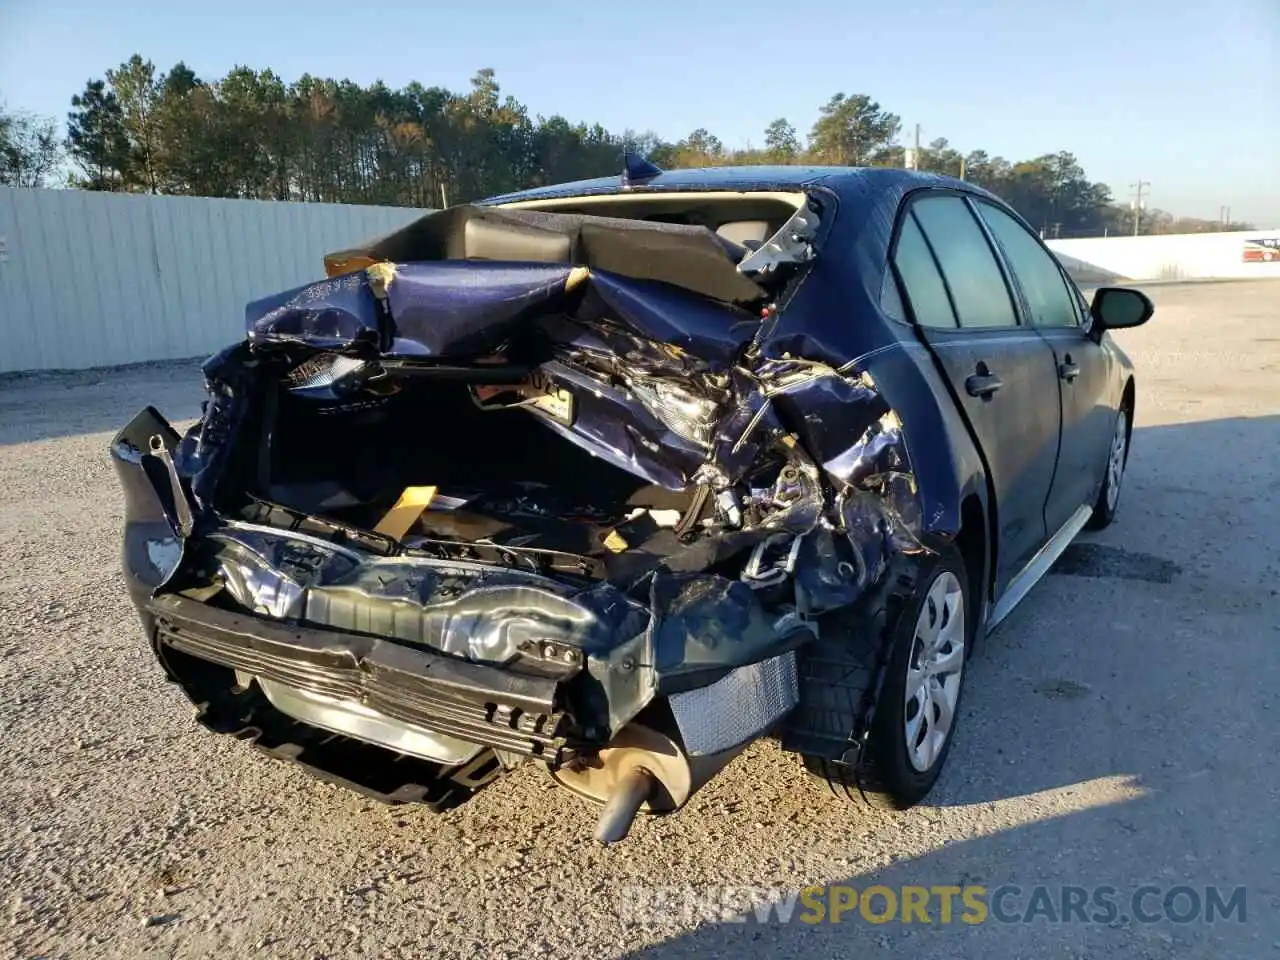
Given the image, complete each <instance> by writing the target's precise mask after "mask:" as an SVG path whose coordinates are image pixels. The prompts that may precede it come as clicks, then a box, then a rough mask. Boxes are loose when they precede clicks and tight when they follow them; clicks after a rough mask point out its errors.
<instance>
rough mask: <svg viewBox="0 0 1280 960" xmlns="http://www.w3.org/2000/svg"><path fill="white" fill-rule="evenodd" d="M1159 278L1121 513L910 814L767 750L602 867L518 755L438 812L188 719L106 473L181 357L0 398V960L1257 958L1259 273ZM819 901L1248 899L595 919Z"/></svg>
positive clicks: (192, 370) (1274, 937) (1264, 357)
mask: <svg viewBox="0 0 1280 960" xmlns="http://www.w3.org/2000/svg"><path fill="white" fill-rule="evenodd" d="M1151 293H1152V295H1153V297H1154V299H1155V301H1156V303H1157V307H1158V312H1157V316H1156V319H1155V320H1154V321H1153V322H1152V323H1151V324H1150V325H1149V326H1148V327H1146V328H1145V329H1140V330H1136V331H1129V332H1126V333H1124V334H1122V335H1121V336H1120V338H1119V339H1120V340H1121V342H1122V344H1123V345H1124V347H1125V348H1126V349H1127V350H1128V351H1129V352H1130V354H1131V356H1133V358H1134V361H1135V363H1136V365H1137V367H1138V374H1139V386H1138V416H1137V421H1138V427H1137V430H1136V432H1135V435H1134V443H1133V455H1132V458H1131V461H1130V473H1129V477H1128V479H1127V482H1126V488H1125V491H1124V496H1123V500H1122V509H1121V518H1120V521H1119V522H1118V523H1117V524H1116V525H1115V526H1114V527H1112V528H1111V529H1110V530H1108V531H1106V532H1105V533H1103V534H1101V535H1093V536H1090V537H1087V538H1085V539H1084V540H1082V541H1081V542H1080V543H1079V544H1077V545H1076V546H1075V547H1074V548H1073V549H1072V550H1071V552H1070V554H1069V555H1068V556H1067V557H1066V558H1065V559H1064V560H1063V562H1062V563H1061V564H1060V566H1059V567H1058V568H1057V571H1056V572H1055V574H1054V575H1051V576H1049V577H1048V578H1046V580H1045V581H1044V582H1043V583H1042V584H1041V585H1040V586H1038V587H1037V588H1036V589H1035V590H1034V591H1033V592H1032V594H1031V595H1030V597H1029V598H1028V599H1027V600H1026V602H1024V604H1023V605H1022V606H1021V607H1020V608H1019V610H1018V611H1017V612H1016V613H1015V614H1014V615H1013V616H1012V617H1011V618H1010V619H1009V620H1008V621H1006V623H1005V625H1004V626H1003V627H1002V628H1001V629H1000V630H999V631H998V632H997V633H996V634H995V635H994V636H993V637H991V638H990V639H989V640H987V641H986V642H985V643H984V644H983V645H982V647H981V649H980V650H979V651H978V653H977V655H976V657H975V659H974V660H973V662H972V666H971V672H970V675H969V678H968V683H967V692H966V699H965V702H964V705H963V709H962V718H961V722H960V729H959V733H958V740H957V743H956V748H955V750H954V752H953V753H952V755H951V759H950V763H949V765H948V767H947V770H946V771H945V773H944V775H943V777H942V779H941V781H940V782H939V784H938V787H937V788H936V789H935V790H934V792H933V795H932V796H931V797H930V801H929V803H928V804H926V805H924V806H921V807H918V808H916V809H914V810H912V811H909V812H907V813H902V814H889V813H883V812H879V811H874V810H871V809H868V808H865V807H863V806H861V805H852V804H847V803H842V802H840V801H837V800H835V799H834V798H832V797H830V796H828V795H827V794H826V793H825V792H824V790H823V789H821V788H819V786H817V785H816V784H814V783H813V782H811V781H809V780H808V779H807V778H806V777H805V776H803V775H802V773H801V771H800V769H799V765H798V763H797V762H796V760H795V759H794V758H793V757H790V756H788V755H785V754H783V753H781V752H780V751H779V750H778V749H777V747H776V745H774V744H772V743H760V744H757V745H755V746H754V747H753V748H751V749H750V750H749V751H748V752H747V753H746V754H745V755H744V756H742V757H741V758H739V759H738V760H736V761H734V763H733V764H732V766H731V767H730V768H729V770H728V771H727V772H726V774H725V775H722V776H721V777H720V778H719V779H718V780H716V781H714V782H713V783H712V784H710V785H709V786H708V787H707V788H706V789H704V790H703V791H702V792H700V793H699V794H698V795H697V796H695V798H694V799H693V801H692V802H691V805H690V807H689V808H688V809H687V810H686V811H684V812H683V813H682V814H680V815H678V816H675V817H668V818H665V819H659V820H647V821H642V822H640V823H638V824H637V826H636V828H635V829H634V831H633V833H632V836H631V838H630V839H629V840H628V841H626V842H624V843H623V844H620V845H619V846H617V847H614V848H612V849H608V850H605V849H602V848H600V847H598V846H596V845H594V844H593V843H592V842H591V840H590V829H591V824H592V822H593V819H594V813H593V811H592V810H591V809H590V808H589V807H588V806H587V805H586V804H585V803H583V802H582V801H579V800H578V799H577V798H575V797H573V796H571V795H568V794H566V793H564V792H562V791H558V790H555V789H553V788H552V786H551V784H550V781H549V779H548V778H547V777H546V776H545V774H543V773H540V772H539V771H538V770H537V769H535V768H533V767H525V768H522V769H521V770H519V771H517V772H516V773H515V774H513V775H511V776H509V777H508V778H506V779H505V780H503V781H500V782H499V783H498V784H497V785H495V786H492V787H490V788H489V789H488V790H486V791H484V792H483V793H481V794H480V795H479V796H477V797H476V798H475V799H474V800H473V801H472V802H470V803H469V804H467V805H465V806H463V807H462V808H460V809H458V810H455V811H452V812H450V813H447V814H444V815H438V816H437V815H433V814H430V813H428V812H425V811H422V810H417V809H413V808H408V807H400V808H386V807H381V806H378V805H376V804H373V803H371V802H368V801H366V800H364V799H362V798H361V797H359V796H355V795H353V794H351V793H348V792H344V791H342V790H340V789H337V788H333V787H330V786H327V785H323V784H321V783H318V782H316V781H313V780H311V779H310V778H308V777H307V776H305V775H304V774H302V773H301V772H299V771H297V770H294V769H291V768H290V767H289V766H287V765H285V764H282V763H278V762H273V761H270V760H267V759H265V758H262V757H260V756H259V755H257V754H255V753H254V752H253V751H251V750H250V749H248V748H247V747H246V746H244V745H243V744H240V743H237V742H235V741H233V740H230V739H226V738H218V737H215V736H213V735H211V734H206V733H204V732H202V731H201V730H200V729H198V728H197V726H196V725H195V724H194V723H193V722H192V720H191V709H190V707H189V705H188V704H187V703H186V701H185V700H184V699H183V698H182V696H181V694H180V693H179V691H178V690H177V689H175V688H173V687H170V686H168V685H166V684H165V683H164V682H163V681H162V679H161V676H160V672H159V670H158V668H157V667H156V666H155V664H154V663H153V662H152V658H151V656H150V654H149V653H148V652H147V650H146V648H145V647H144V644H143V641H142V637H141V635H140V631H139V630H138V626H137V622H136V620H135V617H134V614H133V611H132V609H131V608H130V606H129V604H128V602H127V600H126V598H125V591H124V585H123V583H122V581H121V577H120V574H119V573H118V572H117V569H118V550H119V546H118V535H119V528H120V524H121V500H120V497H119V495H118V493H117V489H116V485H115V481H114V476H113V474H112V471H111V468H110V466H109V464H108V460H107V457H106V452H105V451H106V444H107V441H108V438H109V435H110V432H111V431H112V430H113V429H114V428H116V427H117V426H119V425H120V424H122V423H123V422H124V421H125V420H126V419H127V418H128V417H129V416H130V415H131V414H132V413H133V411H134V410H135V409H136V408H137V407H139V406H140V405H142V404H144V403H153V404H155V405H156V406H157V407H159V408H160V409H161V410H162V411H164V412H165V413H166V414H167V415H169V416H170V418H171V419H174V420H187V419H189V418H192V417H194V416H195V415H196V414H197V412H198V404H199V400H200V387H199V372H198V366H197V365H196V364H194V363H182V364H165V365H148V366H141V367H135V368H131V369H128V370H113V371H93V372H89V373H77V374H63V375H38V376H29V377H17V378H8V379H6V380H4V381H3V382H0V625H2V630H0V814H2V815H3V822H4V823H5V824H6V828H5V829H4V831H3V833H2V834H0V876H3V878H4V879H3V881H2V883H3V902H2V903H0V953H8V954H13V955H15V956H23V957H33V956H51V957H52V956H85V957H90V956H92V957H100V956H139V955H163V956H179V957H185V956H204V955H210V954H215V953H216V954H218V955H221V956H248V955H253V954H257V955H263V956H279V957H308V958H309V957H322V956H325V957H336V956H348V955H354V954H360V955H366V956H405V957H408V956H423V955H428V954H430V955H440V956H459V957H465V956H475V955H478V954H484V955H499V956H509V957H521V958H524V957H531V956H541V955H588V956H593V957H620V956H631V955H641V954H644V955H648V956H659V957H666V956H672V957H674V956H686V955H687V956H704V955H712V956H714V955H723V956H739V955H742V954H743V953H750V954H756V953H760V954H770V955H783V956H796V957H800V956H804V957H811V956H815V957H816V956H851V955H854V954H855V953H859V952H861V951H863V950H867V949H871V950H877V951H879V952H880V953H882V954H885V955H889V956H893V955H901V956H907V955H912V956H948V957H984V958H986V957H1000V958H1012V957H1036V958H1041V957H1079V956H1088V957H1099V956H1105V957H1170V958H1173V957H1178V958H1183V957H1214V958H1222V957H1248V958H1255V960H1256V958H1261V957H1280V920H1278V919H1277V910H1278V908H1280V880H1278V879H1277V869H1276V863H1277V857H1278V855H1280V828H1278V827H1277V818H1276V812H1275V811H1276V808H1277V805H1278V804H1280V786H1278V784H1280V778H1278V777H1277V775H1276V772H1275V766H1274V758H1273V754H1274V752H1275V749H1276V745H1277V742H1280V741H1278V740H1277V737H1276V734H1275V729H1276V724H1277V721H1280V699H1278V697H1277V692H1276V691H1277V689H1280V655H1278V653H1277V651H1278V650H1280V598H1278V597H1277V590H1276V586H1277V584H1278V583H1280V541H1278V540H1277V534H1276V531H1277V529H1280V498H1277V495H1276V477H1277V474H1278V473H1280V416H1277V414H1276V411H1277V410H1280V386H1277V384H1278V383H1280V325H1277V321H1278V320H1280V284H1273V285H1266V284H1264V283H1234V284H1197V285H1187V286H1159V287H1152V288H1151ZM1268 731H1270V732H1268ZM842 882H848V883H851V884H854V885H856V886H858V887H865V886H866V885H869V884H872V883H881V884H887V885H889V886H892V887H896V886H899V885H902V884H922V885H926V886H927V885H931V884H945V883H961V882H964V883H977V884H982V885H985V886H987V887H988V888H989V889H991V888H995V887H997V886H999V885H1001V884H1005V883H1011V884H1018V885H1020V886H1021V887H1022V888H1023V889H1024V890H1029V889H1030V887H1032V886H1033V885H1034V884H1037V883H1044V884H1049V885H1052V886H1054V887H1055V888H1056V887H1057V886H1059V885H1064V884H1072V885H1080V886H1085V887H1093V886H1096V885H1100V884H1109V885H1112V886H1114V887H1116V888H1118V890H1119V891H1121V896H1122V898H1123V897H1125V896H1127V895H1128V892H1131V891H1133V890H1135V889H1136V888H1137V887H1139V886H1141V885H1143V884H1147V883H1150V884H1154V885H1157V886H1159V887H1161V888H1167V887H1170V886H1172V885H1178V884H1186V885H1190V886H1193V887H1197V888H1200V889H1203V888H1204V886H1205V885H1210V884H1217V885H1219V886H1225V887H1227V888H1228V889H1230V888H1234V887H1237V886H1246V887H1247V888H1248V889H1247V900H1246V905H1247V906H1246V919H1245V922H1243V923H1238V922H1227V923H1219V924H1217V925H1213V926H1210V925H1206V924H1203V923H1190V924H1177V923H1172V922H1167V921H1165V922H1159V923H1154V924H1143V923H1138V922H1136V921H1134V920H1130V921H1128V922H1121V921H1119V920H1116V922H1114V923H1110V924H1105V923H1104V924H1099V923H1090V924H1085V923H1074V924H1070V925H1061V924H1059V925H1054V924H1050V923H1046V922H1044V921H1042V920H1040V921H1036V922H1034V923H1030V924H1000V923H995V922H991V921H988V922H987V923H985V924H982V925H980V926H965V925H961V924H952V925H941V924H938V923H934V924H933V925H930V926H924V925H921V924H919V923H916V924H906V925H900V924H897V923H891V924H885V925H873V924H869V923H866V922H864V921H862V920H861V919H857V918H856V915H855V916H853V919H850V918H846V922H844V923H841V924H838V925H823V926H809V925H806V924H802V923H794V922H793V923H790V924H779V923H772V924H759V923H749V924H738V923H730V922H698V920H697V918H696V917H690V916H681V915H679V914H676V915H673V916H671V917H669V918H668V919H667V920H666V921H664V922H660V923H657V924H639V923H628V922H623V920H622V919H620V916H619V909H620V903H621V898H622V897H623V896H624V888H627V887H632V886H652V885H669V884H673V883H678V884H689V885H692V886H694V887H697V888H702V887H703V886H704V885H721V884H731V885H753V886H765V885H767V886H778V887H780V888H783V889H789V890H795V889H798V888H800V887H802V886H804V885H807V884H821V883H842ZM1011 902H1013V903H1014V904H1015V906H1014V909H1015V910H1020V909H1022V906H1021V905H1020V904H1019V903H1018V902H1017V901H1011ZM1158 902H1159V898H1158V897H1157V898H1156V899H1155V900H1152V901H1150V903H1151V904H1157V903H1158ZM935 919H936V914H935Z"/></svg>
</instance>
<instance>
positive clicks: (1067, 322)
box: [975, 201, 1080, 327]
mask: <svg viewBox="0 0 1280 960" xmlns="http://www.w3.org/2000/svg"><path fill="white" fill-rule="evenodd" d="M975 205H976V206H977V208H978V211H979V212H980V213H981V214H982V219H983V220H984V221H986V224H987V226H988V227H990V228H991V233H992V234H993V235H994V236H995V238H996V242H998V243H999V244H1000V246H1001V247H1002V248H1004V253H1005V257H1006V259H1007V261H1008V263H1009V266H1010V268H1011V269H1012V270H1013V273H1014V276H1016V277H1017V278H1018V285H1019V286H1021V287H1022V292H1023V295H1025V296H1026V298H1027V306H1028V307H1030V309H1031V322H1032V323H1034V324H1036V325H1037V326H1042V327H1074V326H1078V325H1079V323H1080V314H1079V311H1078V310H1077V307H1076V302H1075V298H1074V297H1073V296H1072V295H1071V291H1070V289H1069V288H1068V287H1067V282H1066V280H1065V279H1064V278H1063V276H1062V271H1061V270H1060V269H1059V268H1058V261H1056V260H1055V259H1054V258H1053V255H1052V254H1050V253H1049V252H1048V251H1047V250H1045V248H1044V247H1042V246H1041V245H1040V241H1039V240H1037V239H1036V238H1035V237H1034V236H1033V235H1032V234H1031V232H1030V231H1029V230H1027V228H1026V227H1024V226H1023V225H1022V224H1020V223H1019V222H1018V221H1017V220H1015V219H1014V218H1013V217H1011V216H1009V214H1007V213H1005V212H1004V211H1003V210H1001V209H1000V208H999V207H994V206H992V205H991V204H989V203H983V202H981V201H979V202H977V203H976V204H975Z"/></svg>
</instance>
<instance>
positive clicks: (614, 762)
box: [551, 723, 750, 845]
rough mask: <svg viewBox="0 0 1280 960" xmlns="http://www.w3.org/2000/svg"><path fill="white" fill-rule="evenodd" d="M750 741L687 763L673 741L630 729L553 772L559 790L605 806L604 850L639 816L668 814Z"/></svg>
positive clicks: (599, 828)
mask: <svg viewBox="0 0 1280 960" xmlns="http://www.w3.org/2000/svg"><path fill="white" fill-rule="evenodd" d="M749 742H750V740H748V741H746V742H744V743H741V744H739V745H738V746H736V747H732V748H731V749H728V750H724V751H722V752H720V753H715V754H711V755H709V756H703V757H690V756H689V755H688V754H687V753H685V751H684V749H683V748H682V747H681V746H680V745H679V744H678V743H677V742H676V741H675V740H673V739H672V738H671V737H668V736H666V735H665V734H662V733H659V732H658V731H656V730H653V729H651V728H649V727H645V726H641V725H640V724H638V723H632V724H628V725H627V726H626V727H623V728H622V730H620V731H619V732H618V735H617V736H616V737H614V738H613V740H612V741H610V743H609V746H607V747H605V748H604V749H602V750H601V751H600V752H599V753H597V754H595V755H594V756H590V757H582V758H578V759H575V760H573V761H572V762H570V763H568V764H566V765H565V766H563V767H560V768H559V769H558V770H553V771H552V773H551V776H552V777H554V778H555V780H556V782H557V783H559V784H560V785H561V786H562V787H565V788H567V789H569V790H572V791H573V792H574V793H576V794H578V795H579V796H583V797H586V798H587V799H588V800H593V801H595V802H596V803H602V804H604V809H603V810H601V811H600V819H599V821H597V823H596V831H595V838H596V839H597V840H599V841H600V842H601V843H603V844H606V845H608V844H611V843H617V842H618V841H619V840H622V839H623V838H625V837H626V835H627V833H628V832H629V831H630V830H631V824H632V823H634V822H635V818H636V814H638V813H639V812H640V811H641V810H644V811H645V812H647V813H670V812H672V811H674V810H678V809H680V808H681V807H682V806H684V805H685V803H686V802H687V801H688V799H689V798H690V797H691V796H693V794H694V792H695V791H697V790H698V789H699V788H701V787H703V786H705V785H706V784H707V783H708V782H709V781H710V780H711V778H712V777H714V776H715V775H716V774H717V773H719V772H720V771H721V770H723V769H724V767H725V766H726V765H727V764H728V763H729V761H730V760H732V759H733V758H734V757H736V756H737V755H738V754H740V753H741V752H742V751H743V750H744V749H745V748H746V746H747V743H749Z"/></svg>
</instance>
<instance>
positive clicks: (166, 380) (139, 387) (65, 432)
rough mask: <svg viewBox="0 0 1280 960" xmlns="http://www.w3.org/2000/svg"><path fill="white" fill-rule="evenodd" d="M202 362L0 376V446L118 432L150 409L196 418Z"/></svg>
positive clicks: (201, 389)
mask: <svg viewBox="0 0 1280 960" xmlns="http://www.w3.org/2000/svg"><path fill="white" fill-rule="evenodd" d="M201 363H203V358H199V359H192V360H173V361H165V362H162V363H140V364H136V365H134V366H129V367H107V368H102V369H98V370H78V371H75V372H61V373H24V374H5V375H3V376H0V446H5V445H8V444H14V443H33V442H36V441H40V440H49V439H52V438H55V437H73V436H80V435H82V434H89V433H105V432H112V433H114V432H115V431H116V430H119V429H120V428H121V427H123V426H124V425H125V424H126V423H127V422H128V421H129V418H131V417H132V416H133V415H134V414H135V413H137V412H138V411H139V410H141V409H142V408H143V407H145V406H147V405H148V404H150V405H151V406H154V407H156V408H157V409H159V410H160V412H161V413H163V414H164V415H165V416H166V417H168V418H169V420H170V421H173V422H176V421H178V420H186V419H191V418H194V417H198V416H199V415H200V401H201V400H203V399H204V384H203V380H202V378H201V375H200V364H201Z"/></svg>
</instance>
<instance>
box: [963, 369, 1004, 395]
mask: <svg viewBox="0 0 1280 960" xmlns="http://www.w3.org/2000/svg"><path fill="white" fill-rule="evenodd" d="M1003 386H1004V384H1003V383H1002V382H1001V380H1000V378H999V377H997V376H996V375H995V374H994V373H975V374H974V375H973V376H971V377H969V378H968V379H967V380H965V382H964V388H965V390H967V391H969V396H971V397H981V398H982V399H983V400H990V399H991V397H992V396H993V395H994V394H995V392H996V391H997V390H999V389H1000V388H1001V387H1003Z"/></svg>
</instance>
